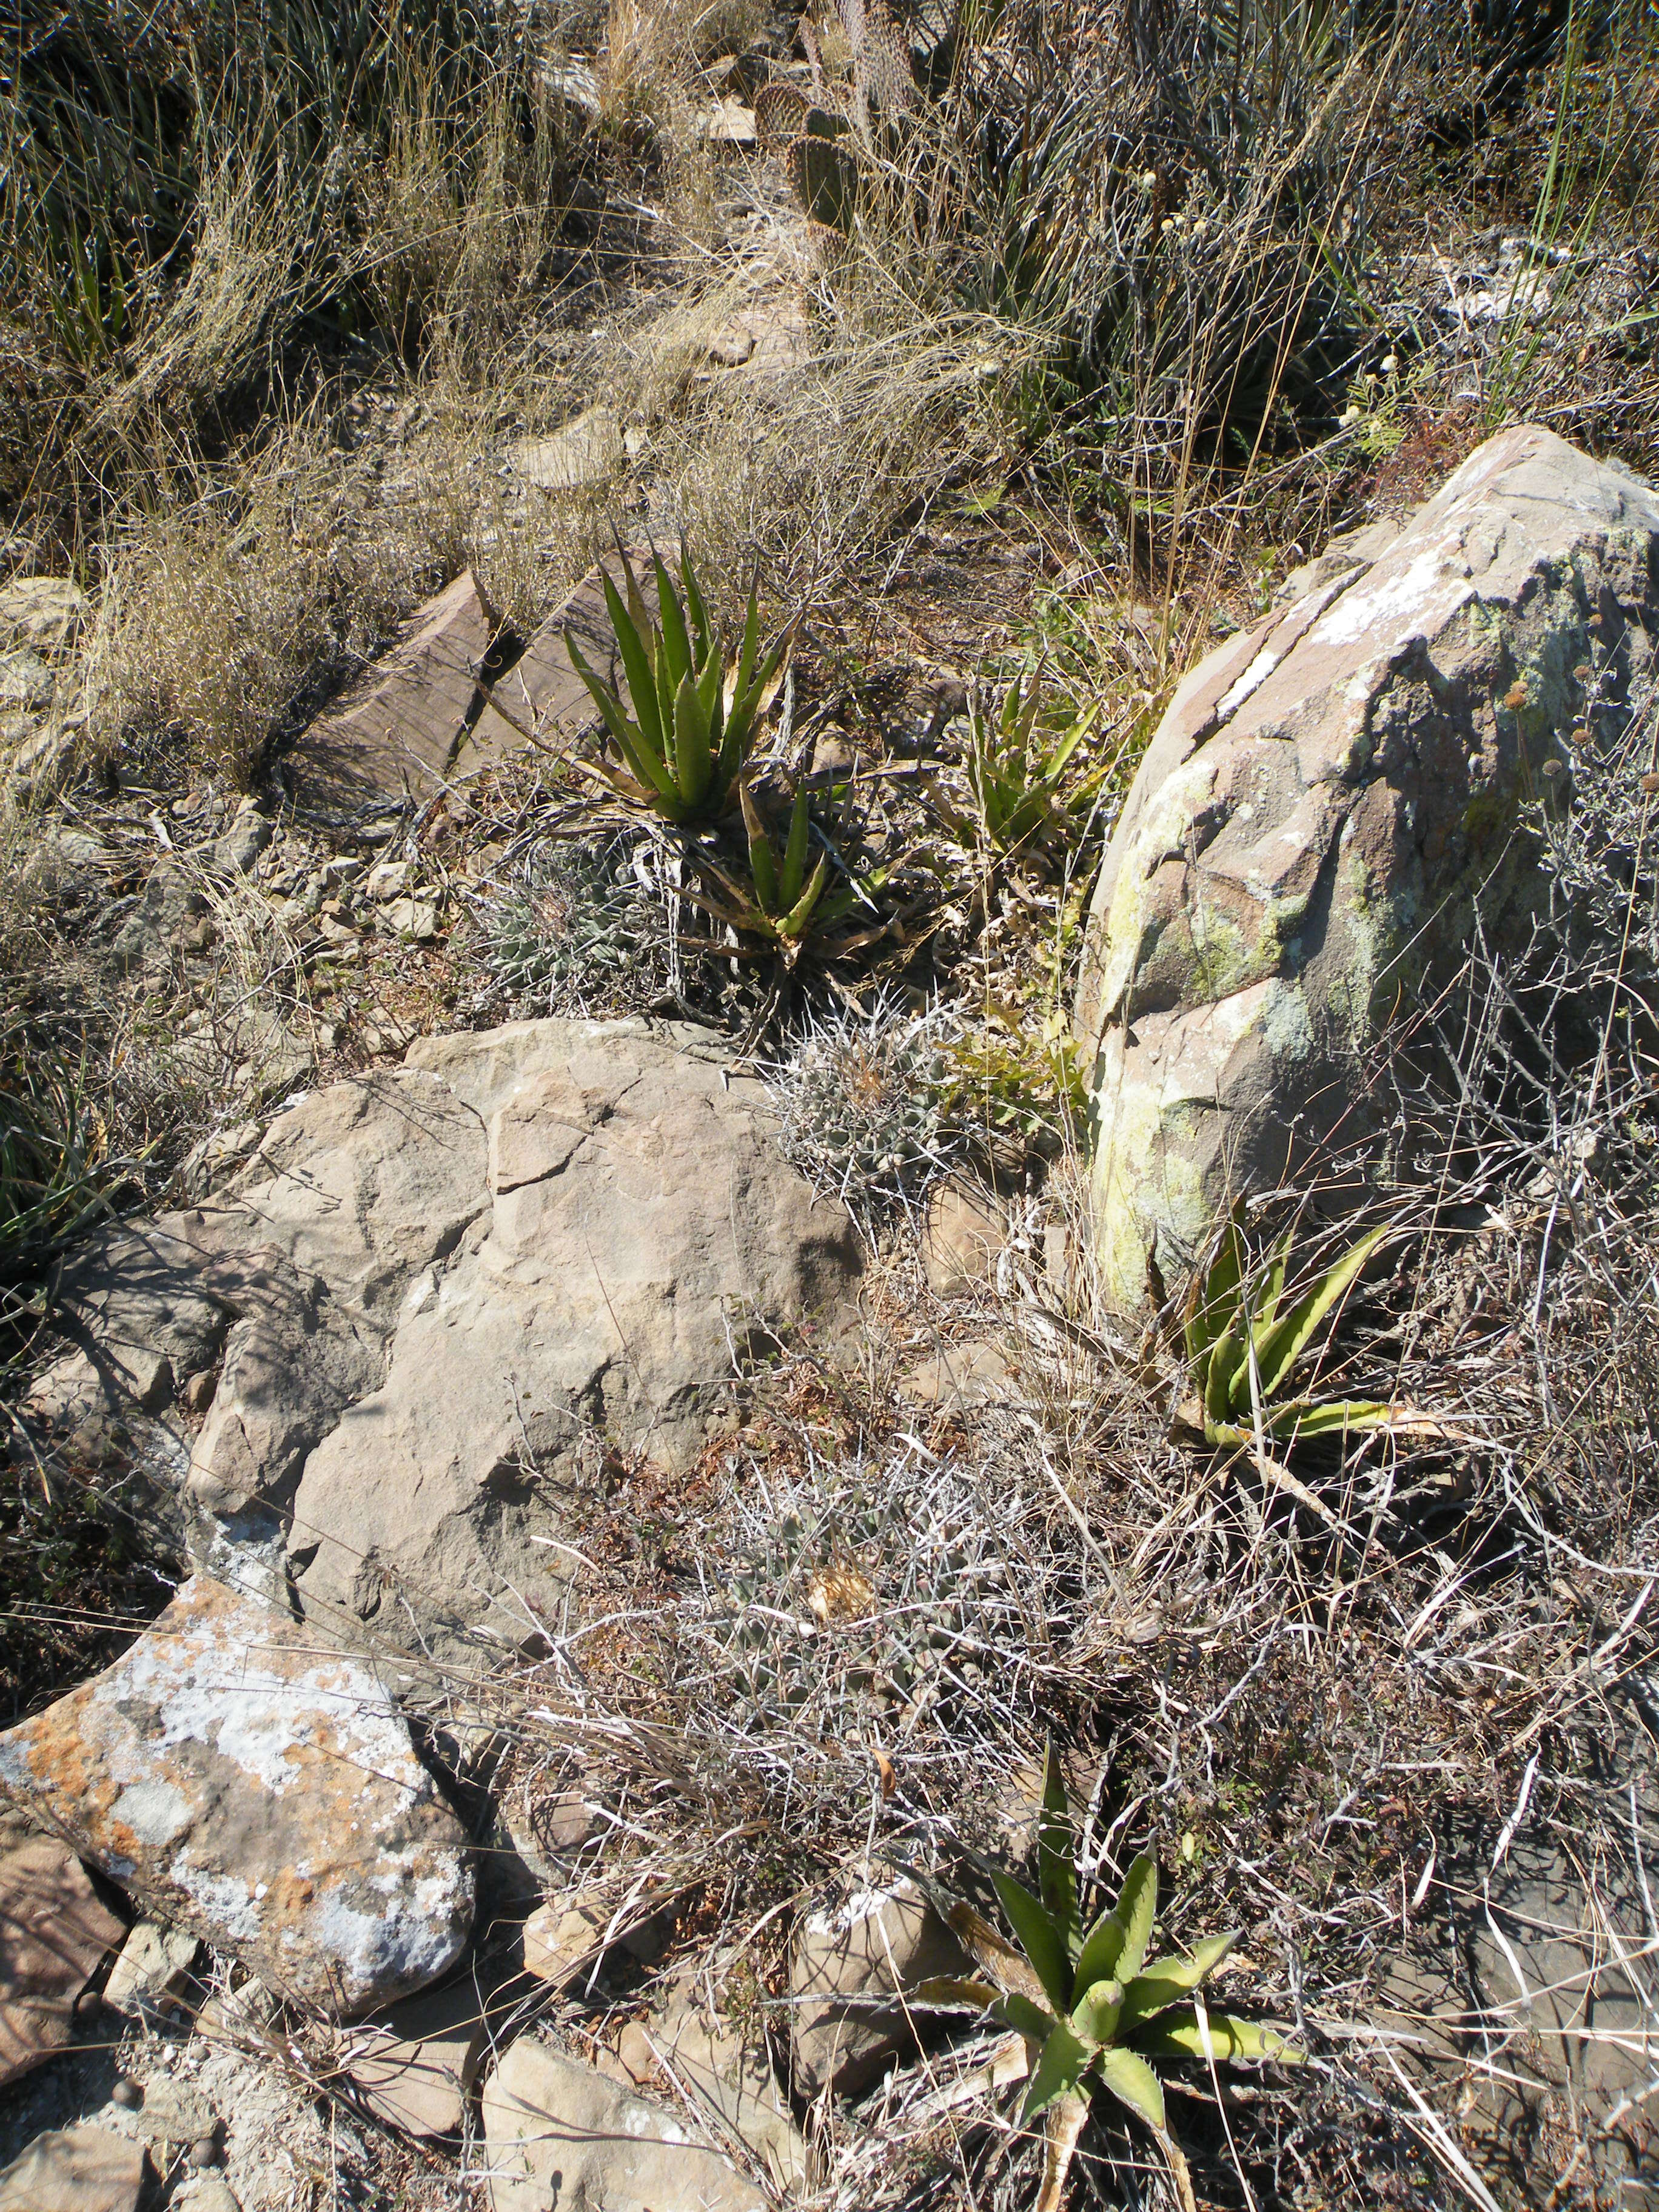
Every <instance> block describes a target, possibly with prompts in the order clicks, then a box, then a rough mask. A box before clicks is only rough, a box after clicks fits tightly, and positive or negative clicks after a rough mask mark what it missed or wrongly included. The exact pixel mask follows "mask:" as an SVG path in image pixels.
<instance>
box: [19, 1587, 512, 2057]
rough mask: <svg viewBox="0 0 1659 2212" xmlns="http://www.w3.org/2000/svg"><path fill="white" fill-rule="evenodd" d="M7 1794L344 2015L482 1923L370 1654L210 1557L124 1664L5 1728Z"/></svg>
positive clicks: (457, 1832)
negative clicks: (215, 1575)
mask: <svg viewBox="0 0 1659 2212" xmlns="http://www.w3.org/2000/svg"><path fill="white" fill-rule="evenodd" d="M0 1795H3V1796H6V1797H8V1798H9V1799H11V1800H12V1801H13V1802H15V1803H16V1804H18V1805H20V1806H21V1807H22V1808H23V1809H24V1810H25V1811H27V1813H28V1814H31V1816H32V1817H33V1818H34V1819H35V1820H40V1821H42V1822H44V1823H46V1825H48V1826H51V1827H52V1828H53V1829H55V1830H56V1831H57V1832H58V1834H59V1835H61V1836H63V1837H64V1838H66V1840H67V1841H69V1842H70V1844H73V1846H74V1847H75V1849H76V1850H77V1851H79V1852H80V1853H81V1855H82V1857H83V1858H87V1859H89V1860H91V1861H92V1862H93V1863H94V1864H95V1865H97V1866H98V1867H100V1868H101V1869H102V1870H103V1872H104V1873H105V1874H106V1875H108V1876H109V1877H110V1879H111V1880H112V1881H118V1882H119V1883H120V1884H121V1885H122V1886H123V1887H125V1888H129V1889H131V1890H132V1891H134V1892H135V1893H137V1895H139V1896H140V1897H142V1898H143V1899H146V1900H147V1901H148V1902H149V1903H150V1904H151V1905H154V1906H155V1908H156V1910H157V1911H158V1912H159V1914H160V1915H161V1917H162V1918H163V1919H165V1920H167V1921H168V1922H170V1923H174V1924H176V1925H178V1926H180V1927H183V1928H185V1929H189V1930H190V1931H191V1933H192V1934H194V1935H196V1936H200V1937H202V1938H203V1939H204V1941H205V1942H209V1943H210V1944H212V1945H213V1946H214V1947H215V1948H216V1949H219V1950H222V1951H228V1952H230V1953H232V1954H234V1956H235V1957H237V1958H239V1959H240V1960H242V1961H243V1962H244V1963H245V1964H246V1965H247V1966H250V1967H252V1969H253V1970H254V1971H255V1972H257V1973H258V1974H259V1975H260V1976H261V1977H262V1978H264V1980H265V1981H266V1982H267V1983H269V1984H270V1986H271V1987H272V1988H273V1989H276V1990H280V1991H282V1992H283V1993H284V1994H286V1995H289V1996H295V1997H297V1998H299V1999H301V2000H302V2001H303V2002H307V2003H310V2004H313V2005H317V2006H319V2007H321V2008H325V2009H327V2010H329V2011H331V2012H335V2013H338V2014H342V2015H349V2014H353V2013H358V2012H362V2011H364V2010H366V2009H367V2008H368V2007H369V2006H371V2005H375V2004H386V2003H389V2002H391V2001H392V1999H394V1998H396V1997H400V1996H407V1995H408V1994H409V1993H410V1991H412V1990H418V1989H422V1988H424V1987H425V1985H426V1984H428V1982H431V1981H435V1980H436V1978H438V1976H439V1975H441V1973H443V1972H445V1971H446V1970H447V1968H448V1967H449V1966H452V1965H453V1963H454V1961H455V1960H456V1959H457V1957H459V1954H460V1951H461V1949H462V1947H463V1946H464V1945H465V1942H466V1940H467V1938H468V1936H469V1935H470V1934H471V1927H472V1909H473V1877H472V1868H471V1861H470V1858H469V1856H468V1853H467V1851H466V1849H465V1837H464V1836H463V1833H462V1831H461V1826H460V1823H459V1821H458V1820H457V1819H456V1818H455V1815H454V1814H453V1813H452V1812H451V1811H450V1809H449V1808H448V1807H447V1805H446V1804H445V1803H444V1802H443V1801H442V1799H441V1797H440V1796H439V1795H438V1792H437V1790H436V1789H435V1786H434V1784H433V1781H432V1778H431V1777H430V1776H429V1775H428V1772H427V1771H426V1769H425V1768H424V1767H423V1766H422V1765H421V1762H420V1760H419V1759H417V1758H416V1755H415V1747H414V1744H413V1742H412V1741H411V1739H410V1732H409V1724H408V1723H407V1722H406V1721H405V1720H404V1718H403V1717H402V1715H401V1714H400V1713H399V1712H398V1709H397V1707H396V1705H394V1704H393V1703H392V1699H390V1697H389V1696H388V1695H387V1693H386V1691H385V1690H384V1689H383V1688H382V1687H381V1686H380V1682H379V1681H378V1680H376V1678H375V1676H374V1673H373V1672H372V1671H371V1669H370V1668H368V1666H367V1665H366V1664H365V1663H364V1662H362V1660H360V1659H357V1658H355V1657H353V1656H351V1655H349V1653H347V1652H344V1651H342V1650H337V1649H336V1648H335V1647H333V1646H332V1645H331V1643H330V1641H329V1639H328V1638H327V1637H326V1636H325V1635H324V1634H323V1633H321V1632H319V1629H318V1628H317V1626H315V1625H311V1626H304V1627H302V1626H301V1625H300V1624H299V1623H298V1622H297V1621H295V1620H290V1619H289V1618H287V1617H286V1616H284V1615H283V1614H282V1613H278V1612H276V1611H275V1610H274V1609H273V1608H272V1607H270V1606H269V1605H267V1604H265V1603H264V1602H263V1601H260V1600H259V1599H258V1598H256V1597H252V1596H250V1595H246V1594H245V1593H242V1592H239V1591H234V1590H229V1589H223V1588H222V1587H221V1586H219V1585H218V1584H216V1583H212V1582H210V1581H208V1580H207V1579H206V1578H205V1577H197V1579H196V1580H194V1581H192V1582H189V1583H185V1586H184V1588H183V1589H180V1591H179V1594H178V1595H177V1597H176V1598H175V1599H174V1600H173V1603H172V1604H171V1605H170V1606H168V1607H167V1610H166V1612H164V1613H162V1614H161V1616H160V1618H159V1619H158V1620H156V1621H155V1623H154V1624H153V1625H152V1626H150V1627H149V1629H147V1630H146V1631H145V1632H144V1633H143V1635H142V1636H141V1637H140V1638H138V1640H137V1643H136V1644H133V1645H132V1646H131V1649H130V1650H127V1651H125V1652H124V1653H123V1655H122V1656H121V1657H120V1658H119V1659H118V1660H117V1661H116V1662H115V1663H114V1665H113V1666H112V1667H109V1668H106V1669H105V1671H104V1672H103V1673H102V1674H99V1675H95V1676H94V1679H93V1680H91V1681H90V1682H85V1683H82V1686H81V1687H80V1688H79V1689H78V1690H73V1691H71V1692H70V1693H69V1695H68V1696H67V1697H63V1698H59V1699H58V1702H57V1703H56V1704H55V1705H48V1706H47V1707H46V1711H44V1712H40V1713H37V1714H36V1715H35V1716H34V1717H33V1719H32V1720H27V1721H24V1722H23V1723H21V1724H20V1725H19V1726H18V1727H16V1728H14V1729H8V1730H7V1732H6V1733H5V1734H4V1735H0Z"/></svg>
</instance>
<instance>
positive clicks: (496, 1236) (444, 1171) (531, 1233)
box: [62, 1021, 860, 1658]
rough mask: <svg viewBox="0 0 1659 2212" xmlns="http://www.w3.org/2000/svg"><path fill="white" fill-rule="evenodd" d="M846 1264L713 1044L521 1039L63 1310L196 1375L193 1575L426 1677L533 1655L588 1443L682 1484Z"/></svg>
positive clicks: (178, 1372)
mask: <svg viewBox="0 0 1659 2212" xmlns="http://www.w3.org/2000/svg"><path fill="white" fill-rule="evenodd" d="M859 1265H860V1261H859V1251H858V1245H857V1241H856V1238H855V1236H854V1231H853V1227H852V1225H851V1223H850V1221H849V1220H848V1217H847V1215H846V1214H845V1213H844V1212H842V1209H841V1208H840V1207H839V1206H836V1205H834V1204H832V1203H830V1202H829V1201H828V1200H823V1199H821V1198H818V1197H817V1196H815V1194H814V1193H813V1192H812V1190H811V1188H810V1186H809V1185H808V1184H807V1183H806V1182H805V1181H804V1180H803V1179H802V1178H801V1176H799V1175H798V1174H797V1173H796V1172H795V1170H793V1168H791V1167H790V1166H789V1165H788V1164H787V1162H786V1161H785V1160H784V1158H783V1157H782V1154H781V1152H780V1151H779V1149H778V1146H777V1144H776V1142H775V1135H774V1123H773V1120H772V1117H771V1115H770V1114H769V1111H768V1109H767V1107H766V1103H765V1098H764V1094H763V1091H762V1089H761V1086H760V1085H759V1084H758V1083H757V1082H756V1081H755V1080H754V1079H752V1078H749V1077H746V1076H742V1075H737V1074H733V1073H732V1068H731V1065H730V1060H729V1056H728V1055H727V1054H725V1053H724V1052H723V1051H721V1050H720V1049H719V1048H714V1047H713V1046H711V1045H710V1044H709V1043H708V1041H707V1039H706V1037H705V1036H704V1035H703V1033H702V1032H699V1031H696V1030H681V1031H676V1032H674V1033H671V1034H667V1035H665V1034H662V1033H660V1032H653V1031H652V1030H647V1027H646V1026H645V1025H644V1024H641V1023H627V1022H623V1023H613V1024H592V1023H582V1022H558V1021H543V1022H524V1023H518V1024H512V1025H510V1026H509V1027H507V1028H504V1029H499V1030H488V1031H483V1032H481V1033H478V1034H476V1035H461V1036H449V1037H441V1038H431V1039H425V1040H422V1042H419V1043H417V1044H416V1046H415V1047H414V1048H412V1050H411V1051H410V1055H409V1058H408V1060H407V1062H406V1063H405V1065H404V1066H402V1067H400V1068H396V1069H392V1070H389V1071H382V1072H380V1073H376V1074H374V1075H372V1076H369V1077H366V1078H363V1079H351V1080H349V1081H345V1082H341V1083H336V1084H333V1085H330V1086H329V1087H328V1088H326V1089H325V1090H323V1091H317V1092H315V1093H313V1094H312V1095H311V1096H310V1097H307V1098H305V1099H302V1100H301V1102H300V1103H297V1104H296V1105H295V1106H294V1107H292V1108H291V1109H289V1111H288V1112H286V1113H284V1114H283V1115H280V1116H279V1117H278V1118H277V1119H276V1121H274V1122H273V1123H272V1124H271V1126H270V1129H269V1131H268V1132H267V1133H266V1135H265V1137H264V1141H263V1143H262V1144H261V1145H260V1146H259V1147H258V1151H257V1152H256V1153H255V1154H254V1156H253V1158H252V1160H251V1161H249V1163H248V1164H247V1165H246V1167H245V1168H244V1169H243V1170H241V1171H240V1174H239V1175H238V1176H236V1177H235V1179H234V1181H233V1182H230V1183H229V1184H228V1186H227V1187H226V1188H223V1189H222V1191H221V1192H219V1193H218V1194H216V1195H215V1196H214V1197H213V1198H212V1199H211V1200H210V1201H209V1202H208V1203H206V1204H204V1205H203V1206H197V1207H195V1208H192V1209H190V1210H189V1211H187V1212H177V1213H173V1214H169V1215H167V1216H166V1217H164V1218H161V1219H159V1220H157V1221H155V1222H151V1223H147V1224H138V1225H123V1226H121V1227H120V1228H118V1229H116V1230H113V1231H111V1232H110V1233H109V1234H108V1235H107V1236H106V1237H105V1238H103V1239H102V1240H100V1242H98V1243H94V1245H93V1246H92V1247H91V1248H90V1249H88V1252H87V1253H86V1254H85V1255H82V1257H81V1258H80V1259H79V1260H78V1261H77V1262H76V1269H75V1272H74V1273H73V1275H72V1276H71V1277H70V1278H69V1279H67V1280H66V1281H65V1283H64V1286H63V1291H62V1297H63V1300H64V1306H65V1309H66V1310H67V1311H68V1313H69V1315H70V1318H71V1326H72V1328H74V1330H75V1332H76V1334H78V1335H79V1337H80V1339H81V1340H82V1344H83V1346H88V1347H90V1351H91V1352H92V1353H93V1354H94V1355H95V1356H96V1357H98V1358H100V1359H102V1360H103V1361H104V1363H105V1364H106V1367H107V1365H108V1364H109V1360H110V1355H111V1348H112V1346H125V1347H134V1346H137V1347H149V1348H151V1349H152V1350H153V1351H155V1352H163V1353H165V1355H166V1357H167V1361H168V1364H169V1371H170V1375H171V1378H172V1382H173V1386H174V1387H175V1388H177V1389H179V1390H181V1391H182V1390H184V1389H185V1386H186V1384H187V1383H188V1382H189V1380H190V1378H191V1376H195V1375H197V1374H199V1373H204V1371H206V1370H213V1369H214V1368H215V1367H216V1383H215V1387H214V1390H213V1395H212V1397H211V1401H210V1403H209V1404H208V1406H207V1408H206V1411H205V1414H204V1419H203V1423H202V1425H201V1428H200V1430H199V1431H198V1432H197V1434H196V1436H195V1437H194V1438H193V1440H192V1441H191V1449H190V1451H189V1464H188V1472H187V1474H186V1476H185V1480H184V1483H183V1485H182V1487H183V1489H184V1491H185V1494H186V1497H187V1499H188V1504H189V1509H190V1512H191V1521H192V1528H191V1542H192V1545H193V1547H194V1551H195V1554H196V1557H197V1562H198V1564H199V1565H202V1566H204V1568H205V1569H207V1570H209V1571H211V1572H213V1573H215V1574H217V1575H220V1576H221V1577H224V1578H227V1579H228V1580H230V1581H231V1582H233V1583H239V1584H240V1585H241V1586H242V1587H245V1588H248V1589H270V1590H275V1589H276V1588H277V1586H278V1585H279V1584H280V1583H281V1581H282V1579H283V1571H284V1570H285V1571H286V1572H287V1573H288V1574H289V1575H290V1576H291V1577H293V1580H294V1584H295V1589H297V1591H298V1594H299V1597H300V1600H301V1604H302V1606H303V1607H304V1609H305V1612H306V1613H307V1617H310V1618H313V1619H317V1620H321V1621H323V1622H325V1623H330V1624H331V1625H332V1626H334V1627H335V1628H336V1629H337V1630H339V1629H343V1630H344V1631H345V1632H348V1633H349V1634H357V1633H359V1632H362V1631H364V1630H365V1629H368V1630H370V1631H372V1633H373V1636H374V1639H375V1641H376V1643H377V1644H382V1645H383V1644H386V1643H388V1642H389V1643H391V1644H394V1645H397V1646H398V1647H400V1648H405V1649H410V1650H423V1651H425V1652H428V1653H430V1654H432V1655H434V1656H438V1657H440V1658H441V1657H443V1656H446V1655H447V1654H450V1653H453V1652H454V1651H456V1650H460V1649H462V1648H464V1647H466V1646H468V1645H471V1646H474V1647H475V1648H476V1644H477V1638H478V1637H479V1636H480V1635H482V1636H483V1638H485V1639H486V1641H488V1642H490V1643H494V1644H497V1645H499V1644H502V1643H506V1644H509V1645H515V1644H520V1643H521V1642H523V1641H524V1640H526V1638H529V1637H532V1636H533V1634H534V1632H535V1630H536V1625H537V1623H538V1620H544V1619H546V1618H548V1617H549V1616H550V1612H552V1611H555V1610H556V1608H557V1607H559V1606H560V1605H561V1604H562V1603H563V1602H564V1600H565V1593H566V1589H567V1585H568V1578H569V1573H570V1562H571V1559H572V1557H573V1553H572V1548H571V1547H573V1546H579V1545H580V1539H581V1526H580V1494H581V1491H582V1486H583V1485H584V1483H586V1482H591V1481H592V1479H593V1476H594V1475H595V1474H596V1473H597V1471H598V1469H599V1468H600V1467H601V1466H602V1465H603V1463H604V1462H605V1459H606V1457H607V1456H608V1455H613V1454H614V1455H620V1456H622V1457H624V1458H626V1457H628V1456H629V1455H638V1454H644V1455H647V1456H649V1457H650V1458H652V1459H653V1460H654V1461H656V1462H659V1464H663V1465H666V1466H669V1467H675V1466H683V1465H686V1464H689V1463H690V1461H691V1460H692V1458H693V1457H694V1456H695V1455H696V1452H697V1451H698V1450H699V1449H701V1447H702V1443H703V1442H704V1440H705V1438H706V1437H707V1436H708V1433H709V1431H710V1428H711V1425H720V1423H721V1422H723V1421H726V1420H728V1419H730V1418H731V1415H732V1405H733V1399H732V1391H733V1387H734V1384H735V1382H736V1379H737V1376H738V1372H739V1370H740V1369H741V1367H742V1365H743V1364H744V1361H745V1360H746V1359H747V1358H750V1356H751V1355H752V1354H754V1353H756V1352H760V1351H763V1349H764V1347H765V1346H767V1345H768V1344H769V1341H770V1338H771V1332H772V1331H774V1330H775V1329H777V1328H782V1327H786V1326H788V1325H792V1324H794V1323H799V1322H813V1321H819V1322H826V1323H832V1322H835V1321H836V1318H837V1316H840V1315H841V1314H842V1312H843V1311H844V1310H845V1307H846V1304H847V1300H848V1293H849V1292H850V1291H851V1290H852V1288H853V1285H854V1282H855V1280H856V1278H857V1275H858V1272H859ZM125 1356H126V1362H127V1364H128V1365H129V1366H132V1365H134V1364H136V1360H135V1355H134V1353H133V1352H131V1350H130V1349H129V1351H128V1352H127V1353H126V1355H125ZM145 1371H149V1370H145ZM177 1456H178V1455H174V1457H175V1458H176V1457H177Z"/></svg>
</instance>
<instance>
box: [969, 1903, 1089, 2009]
mask: <svg viewBox="0 0 1659 2212" xmlns="http://www.w3.org/2000/svg"><path fill="white" fill-rule="evenodd" d="M987 1871H988V1873H989V1875H990V1881H991V1887H993V1888H994V1890H995V1892H996V1893H997V1902H998V1904H999V1905H1001V1907H1002V1909H1003V1911H1005V1912H1006V1914H1007V1916H1008V1924H1009V1926H1010V1927H1011V1928H1012V1929H1013V1931H1014V1934H1015V1935H1016V1936H1018V1939H1019V1943H1020V1948H1021V1949H1022V1950H1024V1954H1025V1955H1026V1957H1027V1958H1028V1959H1029V1960H1030V1962H1031V1964H1032V1966H1034V1967H1035V1968H1036V1977H1037V1979H1038V1980H1039V1981H1040V1982H1041V1983H1042V1988H1043V1993H1044V1994H1045V1996H1047V1997H1048V2002H1049V2003H1050V2004H1051V2005H1053V2006H1054V2009H1055V2011H1056V2012H1060V2013H1065V2012H1069V2011H1070V2010H1071V1998H1072V1962H1071V1959H1070V1957H1069V1955H1068V1954H1067V1952H1066V1939H1065V1937H1064V1936H1063V1935H1062V1934H1061V1933H1060V1929H1059V1927H1058V1926H1057V1925H1056V1924H1055V1923H1054V1921H1053V1920H1052V1919H1050V1917H1049V1916H1048V1913H1047V1912H1046V1911H1044V1910H1043V1908H1042V1903H1041V1901H1040V1900H1039V1899H1036V1898H1035V1897H1033V1896H1032V1894H1031V1893H1030V1890H1029V1889H1027V1888H1026V1887H1025V1886H1024V1883H1023V1882H1018V1881H1015V1880H1014V1878H1013V1876H1012V1875H1010V1874H1004V1873H1002V1872H1001V1870H1000V1869H995V1868H993V1869H987Z"/></svg>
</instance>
